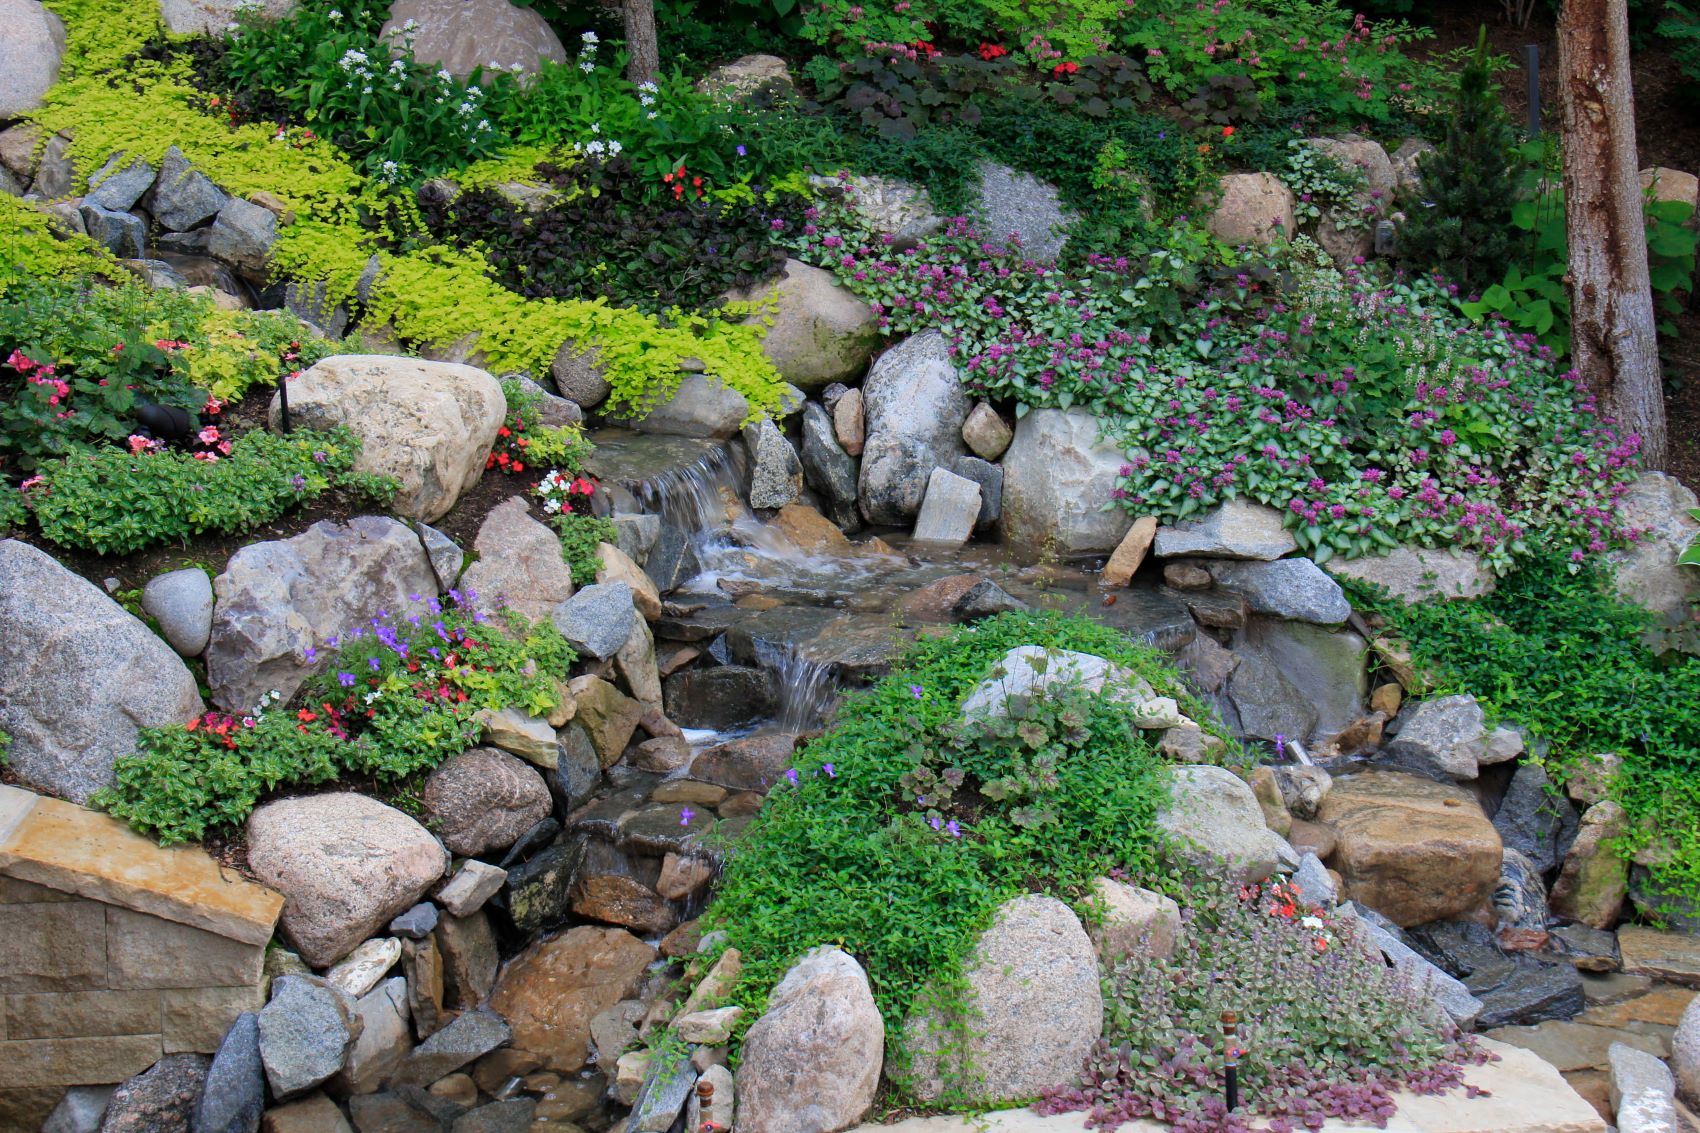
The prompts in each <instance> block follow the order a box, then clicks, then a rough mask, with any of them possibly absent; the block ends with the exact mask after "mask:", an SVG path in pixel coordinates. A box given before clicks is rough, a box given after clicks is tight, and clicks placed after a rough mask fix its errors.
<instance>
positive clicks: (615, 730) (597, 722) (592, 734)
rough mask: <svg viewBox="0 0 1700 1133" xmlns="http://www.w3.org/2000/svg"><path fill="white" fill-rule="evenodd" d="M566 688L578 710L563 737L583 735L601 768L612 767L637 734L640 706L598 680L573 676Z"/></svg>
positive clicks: (641, 710)
mask: <svg viewBox="0 0 1700 1133" xmlns="http://www.w3.org/2000/svg"><path fill="white" fill-rule="evenodd" d="M568 687H569V688H570V689H571V691H572V694H573V699H574V700H576V701H577V702H578V711H577V712H575V713H574V715H573V718H572V721H571V723H569V724H568V725H567V727H566V728H565V729H564V730H563V732H562V734H563V736H565V735H570V734H571V733H574V732H577V733H580V734H582V735H584V736H585V737H586V738H587V739H588V740H589V741H590V746H591V748H592V749H593V750H594V751H595V752H596V756H597V759H598V760H599V761H600V763H601V765H602V767H603V768H604V769H607V768H609V767H612V766H613V765H614V764H615V763H616V762H617V761H618V760H619V758H620V755H621V754H622V753H623V752H624V751H625V750H626V745H627V744H628V743H630V742H631V739H632V733H633V732H635V731H637V726H638V721H639V720H640V719H641V718H642V717H643V706H642V705H641V704H639V703H638V702H637V701H635V700H633V699H632V698H631V697H629V696H626V695H625V694H624V693H622V692H621V691H620V690H619V689H617V688H615V687H614V686H613V685H611V684H609V683H608V682H607V681H605V680H602V679H601V678H600V677H593V676H590V675H588V674H587V675H585V676H579V677H574V678H573V679H572V683H571V684H570V685H569V686H568Z"/></svg>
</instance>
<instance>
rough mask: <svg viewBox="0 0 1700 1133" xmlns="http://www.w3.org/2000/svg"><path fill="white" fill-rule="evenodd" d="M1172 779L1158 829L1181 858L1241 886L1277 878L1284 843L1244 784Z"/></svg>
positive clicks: (1177, 774) (1208, 773)
mask: <svg viewBox="0 0 1700 1133" xmlns="http://www.w3.org/2000/svg"><path fill="white" fill-rule="evenodd" d="M1169 774H1170V776H1171V780H1172V785H1171V788H1170V797H1169V801H1168V802H1167V803H1166V804H1165V805H1164V807H1163V808H1162V809H1161V810H1160V811H1158V812H1157V829H1159V830H1160V831H1162V832H1163V833H1164V834H1165V835H1167V836H1168V837H1169V838H1171V839H1174V840H1175V842H1176V843H1177V844H1178V846H1177V848H1178V849H1179V850H1180V852H1181V854H1182V856H1183V857H1185V858H1186V859H1188V860H1189V861H1191V862H1192V863H1193V864H1195V865H1197V866H1198V867H1199V868H1201V869H1204V870H1206V871H1207V872H1210V873H1213V874H1219V875H1223V876H1227V877H1229V878H1231V879H1233V880H1235V881H1238V882H1240V883H1242V884H1244V883H1249V882H1256V881H1264V880H1266V879H1268V878H1269V877H1271V876H1272V875H1273V874H1274V873H1275V867H1276V865H1277V864H1278V863H1279V861H1280V852H1281V845H1280V843H1281V838H1280V836H1279V835H1278V834H1276V833H1275V832H1274V831H1273V830H1270V829H1269V828H1268V827H1267V826H1265V825H1264V821H1263V809H1262V808H1261V807H1260V806H1258V803H1257V796H1256V795H1255V794H1253V793H1252V789H1251V787H1250V786H1248V785H1247V784H1246V782H1245V781H1244V780H1243V779H1240V778H1239V777H1238V776H1236V775H1235V774H1234V773H1233V772H1231V771H1228V770H1226V769H1224V768H1221V767H1212V766H1210V765H1208V764H1195V765H1192V766H1187V767H1175V768H1171V769H1170V772H1169ZM1494 876H1495V878H1496V879H1497V878H1498V870H1497V869H1496V870H1495V873H1494Z"/></svg>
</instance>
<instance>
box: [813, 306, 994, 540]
mask: <svg viewBox="0 0 1700 1133" xmlns="http://www.w3.org/2000/svg"><path fill="white" fill-rule="evenodd" d="M862 396H863V403H864V406H865V409H864V412H865V417H866V423H867V440H866V442H865V444H864V446H863V449H862V465H861V472H860V479H859V485H858V487H859V491H858V496H859V497H860V500H861V507H862V514H863V515H865V516H866V517H867V519H868V522H870V523H878V524H904V523H908V522H909V521H910V520H911V519H913V518H914V517H915V515H916V513H917V512H919V511H920V509H921V499H922V497H923V496H924V495H925V494H926V487H927V480H928V478H929V477H931V476H932V473H933V469H935V468H947V467H949V466H950V464H951V462H952V460H953V459H954V458H955V457H956V456H957V455H959V454H960V453H962V451H963V445H962V423H963V421H964V420H966V419H967V417H968V396H967V394H966V393H964V392H963V389H962V383H961V382H960V381H959V380H958V378H957V373H956V367H955V365H954V364H953V363H952V362H951V358H950V346H949V343H948V342H947V341H946V340H945V337H944V335H943V334H941V333H940V332H938V331H928V332H926V333H925V334H920V335H916V336H915V337H914V338H910V339H906V340H905V341H903V342H900V343H898V344H897V345H896V346H894V347H892V348H891V349H890V350H888V351H886V352H885V353H884V354H882V355H880V357H879V359H878V360H877V361H876V362H875V363H874V366H873V369H872V371H870V372H869V374H868V380H867V382H866V383H865V384H864V386H863V387H862ZM839 404H840V405H842V404H843V402H842V401H840V402H839Z"/></svg>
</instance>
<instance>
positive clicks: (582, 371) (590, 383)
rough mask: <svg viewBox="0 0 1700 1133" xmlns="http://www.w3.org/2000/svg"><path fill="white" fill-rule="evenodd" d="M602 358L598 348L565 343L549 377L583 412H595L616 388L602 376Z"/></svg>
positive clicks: (556, 354)
mask: <svg viewBox="0 0 1700 1133" xmlns="http://www.w3.org/2000/svg"><path fill="white" fill-rule="evenodd" d="M599 362H600V355H599V353H598V352H597V350H596V348H595V347H590V348H589V349H586V350H581V349H579V344H578V343H576V342H565V343H562V344H561V348H560V349H559V350H557V351H556V352H555V358H554V360H553V361H552V362H550V364H549V376H550V377H551V378H553V379H554V382H555V388H556V389H557V390H559V391H560V392H561V396H562V397H564V398H566V399H567V400H568V401H571V402H572V403H573V404H575V405H577V406H579V407H580V408H583V409H595V408H596V407H597V406H598V405H601V404H602V403H603V402H604V401H607V400H608V394H609V393H610V392H611V391H612V390H613V388H614V387H613V386H611V385H609V384H608V379H607V378H605V377H603V376H602V367H601V365H600V364H599Z"/></svg>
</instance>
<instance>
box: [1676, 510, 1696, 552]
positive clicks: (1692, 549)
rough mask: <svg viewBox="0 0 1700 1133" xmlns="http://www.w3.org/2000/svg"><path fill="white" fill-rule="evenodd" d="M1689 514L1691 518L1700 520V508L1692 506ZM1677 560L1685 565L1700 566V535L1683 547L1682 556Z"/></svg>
mask: <svg viewBox="0 0 1700 1133" xmlns="http://www.w3.org/2000/svg"><path fill="white" fill-rule="evenodd" d="M1688 514H1689V516H1690V518H1692V519H1694V520H1696V521H1700V508H1690V509H1689V511H1688ZM1676 561H1677V562H1679V563H1682V564H1683V565H1685V566H1700V535H1696V536H1695V537H1694V541H1693V542H1692V543H1690V544H1689V545H1688V546H1687V547H1685V548H1684V549H1683V552H1682V556H1681V557H1680V558H1678V559H1677V560H1676Z"/></svg>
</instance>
